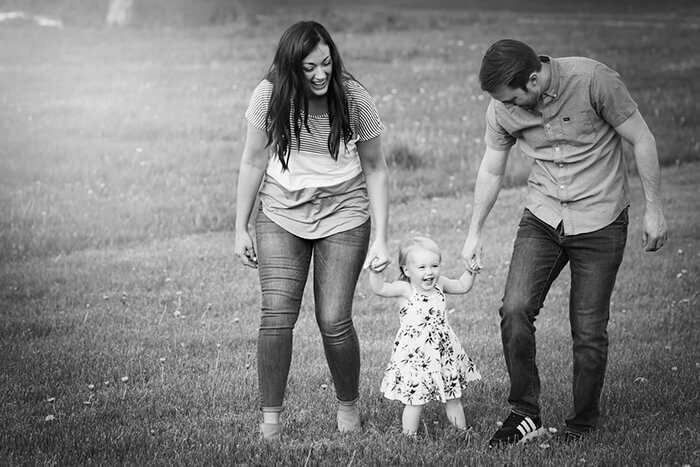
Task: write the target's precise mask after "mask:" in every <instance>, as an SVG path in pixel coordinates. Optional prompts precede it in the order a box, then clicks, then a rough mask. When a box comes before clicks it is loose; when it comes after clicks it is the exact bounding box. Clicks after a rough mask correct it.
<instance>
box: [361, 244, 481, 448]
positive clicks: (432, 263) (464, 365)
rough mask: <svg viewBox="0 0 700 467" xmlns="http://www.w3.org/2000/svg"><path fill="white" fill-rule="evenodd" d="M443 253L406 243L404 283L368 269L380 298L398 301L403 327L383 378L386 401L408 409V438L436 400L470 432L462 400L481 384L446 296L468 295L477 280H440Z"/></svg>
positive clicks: (405, 417) (405, 423)
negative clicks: (447, 307)
mask: <svg viewBox="0 0 700 467" xmlns="http://www.w3.org/2000/svg"><path fill="white" fill-rule="evenodd" d="M440 262H441V253H440V249H439V248H438V246H437V244H436V243H435V242H434V241H433V240H431V239H429V238H426V237H415V238H411V239H409V240H407V241H406V242H404V244H403V245H402V246H401V248H400V250H399V268H400V270H401V272H400V276H399V280H397V281H395V282H384V278H383V277H382V275H381V273H380V272H379V271H377V270H375V269H374V268H373V267H372V264H370V266H369V270H370V279H369V284H370V288H371V289H372V291H373V292H374V293H375V294H377V295H379V296H381V297H398V299H399V306H400V308H399V319H400V327H399V331H398V333H397V334H396V338H395V340H394V349H393V351H392V354H391V360H390V362H389V365H388V367H387V369H386V371H385V372H384V378H383V379H382V383H381V391H382V393H384V397H386V398H387V399H391V400H398V401H401V402H403V403H404V404H405V407H404V411H403V416H402V426H403V432H404V433H405V434H407V435H410V436H415V435H416V433H417V431H418V423H419V421H420V414H421V411H422V410H423V405H425V404H426V403H427V402H430V401H432V400H439V401H441V402H443V403H445V412H446V414H447V418H448V419H449V421H450V422H451V423H452V424H453V425H454V426H456V427H457V428H460V429H466V428H467V424H466V419H465V416H464V409H463V408H462V404H461V401H460V398H461V397H462V388H463V387H464V386H465V385H466V384H467V382H469V381H474V380H478V379H481V375H479V373H478V372H477V371H476V368H475V366H474V363H473V362H472V360H471V359H470V358H469V357H468V356H467V355H466V353H465V352H464V349H463V348H462V346H461V345H460V343H459V340H458V339H457V335H456V334H455V332H454V331H453V330H452V327H451V326H450V325H449V323H448V322H447V317H446V312H445V294H446V293H447V294H465V293H467V292H469V290H470V289H471V288H472V285H473V284H474V279H475V275H473V274H472V273H470V272H468V271H465V272H464V274H462V276H461V277H460V278H459V279H448V278H447V277H443V276H441V275H440Z"/></svg>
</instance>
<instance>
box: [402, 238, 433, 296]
mask: <svg viewBox="0 0 700 467" xmlns="http://www.w3.org/2000/svg"><path fill="white" fill-rule="evenodd" d="M402 268H403V273H404V274H405V275H406V277H408V280H409V281H410V282H411V284H412V285H413V286H414V287H415V288H417V289H418V290H423V291H426V292H427V291H430V290H432V289H433V287H435V284H436V283H437V280H438V278H439V277H440V255H438V254H437V253H434V252H432V251H430V250H426V249H424V248H416V249H415V250H413V251H411V252H410V253H409V254H408V256H407V257H406V264H405V265H404V266H402Z"/></svg>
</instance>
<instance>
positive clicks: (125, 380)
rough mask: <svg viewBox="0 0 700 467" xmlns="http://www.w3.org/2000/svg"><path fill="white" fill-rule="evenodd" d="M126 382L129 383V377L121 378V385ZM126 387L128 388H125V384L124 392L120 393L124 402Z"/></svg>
mask: <svg viewBox="0 0 700 467" xmlns="http://www.w3.org/2000/svg"><path fill="white" fill-rule="evenodd" d="M127 381H129V377H128V376H122V383H126V382H127ZM127 387H128V386H127V385H126V384H124V392H123V393H122V400H124V398H125V397H126V389H127Z"/></svg>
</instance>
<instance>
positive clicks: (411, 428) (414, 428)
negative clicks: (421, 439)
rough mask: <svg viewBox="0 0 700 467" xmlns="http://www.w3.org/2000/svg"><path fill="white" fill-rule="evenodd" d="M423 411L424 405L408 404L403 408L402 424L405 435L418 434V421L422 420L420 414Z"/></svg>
mask: <svg viewBox="0 0 700 467" xmlns="http://www.w3.org/2000/svg"><path fill="white" fill-rule="evenodd" d="M422 411H423V406H422V405H410V404H406V405H405V406H404V408H403V416H402V417H401V424H402V426H403V433H404V434H405V435H412V436H414V435H416V434H417V433H418V423H419V422H420V414H421V412H422Z"/></svg>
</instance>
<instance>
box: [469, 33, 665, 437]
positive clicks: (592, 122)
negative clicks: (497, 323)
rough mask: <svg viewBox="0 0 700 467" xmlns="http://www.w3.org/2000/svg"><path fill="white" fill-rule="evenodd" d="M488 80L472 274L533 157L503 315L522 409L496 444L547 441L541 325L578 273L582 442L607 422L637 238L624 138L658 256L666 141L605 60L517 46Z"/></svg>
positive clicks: (578, 430) (500, 51)
mask: <svg viewBox="0 0 700 467" xmlns="http://www.w3.org/2000/svg"><path fill="white" fill-rule="evenodd" d="M479 80H480V83H481V87H482V89H483V90H484V91H486V92H488V93H489V94H490V96H491V97H492V100H491V103H490V104H489V107H488V110H487V112H486V123H487V125H486V136H485V142H486V150H485V153H484V157H483V160H482V162H481V166H480V168H479V173H478V175H477V180H476V186H475V189H474V209H473V212H472V220H471V225H470V228H469V233H468V234H467V238H466V240H465V243H464V249H463V251H462V256H463V259H464V262H465V267H466V268H467V269H468V270H470V271H474V272H477V271H478V270H479V269H480V268H481V267H482V256H481V251H482V242H481V233H482V228H483V225H484V222H485V221H486V218H487V216H488V214H489V212H490V211H491V208H492V207H493V205H494V203H495V201H496V198H497V196H498V193H499V191H500V188H501V182H502V179H503V175H504V172H505V169H506V162H507V159H508V155H509V152H510V149H511V147H512V146H513V145H515V144H517V145H518V147H519V149H520V150H521V151H522V152H523V153H524V155H526V156H529V157H531V158H533V166H532V171H531V173H530V176H529V179H528V195H527V199H526V203H525V210H524V212H523V215H522V218H521V220H520V224H519V228H518V232H517V235H516V239H515V243H514V247H513V256H512V258H511V262H510V270H509V272H508V277H507V279H506V285H505V293H504V297H503V305H502V306H501V308H500V310H499V313H500V316H501V337H502V341H503V352H504V356H505V360H506V367H507V369H508V374H509V376H510V383H511V386H510V394H509V398H508V402H509V403H510V405H511V406H512V411H511V413H510V415H509V416H508V418H507V419H506V420H505V421H504V423H503V425H502V426H501V428H500V429H499V430H498V431H496V433H495V434H494V435H493V437H492V438H491V440H490V441H489V445H490V446H495V445H499V444H508V443H516V442H521V441H525V440H527V439H529V438H532V437H535V436H538V435H541V434H544V432H545V430H544V429H543V428H542V422H541V419H540V406H539V395H540V379H539V374H538V371H537V365H536V361H535V351H536V346H535V326H534V322H535V318H536V316H537V315H538V313H539V310H540V309H541V308H542V305H543V303H544V300H545V297H546V295H547V292H548V291H549V288H550V286H551V285H552V282H553V281H554V280H555V279H556V277H557V276H558V275H559V273H560V272H561V271H562V269H563V268H564V266H565V265H566V264H567V263H569V264H570V269H571V290H570V303H569V321H570V324H571V334H572V337H573V354H574V378H573V409H572V411H571V413H570V414H569V415H568V417H567V418H566V430H565V431H564V436H565V437H566V439H579V438H580V437H581V436H582V435H583V434H585V433H588V432H590V431H592V430H594V429H595V428H596V427H597V425H598V422H599V419H600V409H599V402H600V393H601V389H602V387H603V379H604V376H605V367H606V363H607V355H608V337H607V323H608V317H609V309H610V297H611V294H612V290H613V287H614V283H615V276H616V274H617V270H618V268H619V266H620V263H621V262H622V256H623V253H624V249H625V243H626V238H627V223H628V215H627V209H628V206H629V201H630V200H629V197H630V196H629V187H628V179H627V168H626V165H625V158H624V157H623V151H622V140H623V139H624V140H626V141H628V142H629V143H630V144H631V145H632V147H633V150H634V158H635V162H636V165H637V170H638V172H639V176H640V178H641V181H642V189H643V192H644V199H645V213H644V221H643V222H644V223H643V246H644V248H645V250H647V251H656V250H658V249H659V248H661V247H662V246H663V244H664V242H665V241H666V236H667V233H666V221H665V219H664V215H663V210H662V205H661V193H660V181H659V162H658V156H657V152H656V141H655V140H654V137H653V135H652V134H651V132H650V131H649V128H648V127H647V124H646V122H645V121H644V118H643V117H642V115H641V114H640V113H639V111H638V110H637V105H636V104H635V102H634V101H633V100H632V98H631V97H630V94H629V92H628V91H627V89H626V88H625V86H624V84H623V83H622V81H621V80H620V76H619V75H618V74H617V73H616V72H615V71H613V70H611V69H610V68H608V67H607V66H605V65H603V64H602V63H599V62H597V61H594V60H591V59H588V58H582V57H569V58H551V57H548V56H538V55H537V54H535V52H534V51H533V50H532V48H530V47H529V46H528V45H526V44H524V43H522V42H519V41H515V40H510V39H506V40H501V41H498V42H496V43H495V44H493V45H492V46H491V47H490V48H489V49H488V51H487V52H486V54H485V56H484V58H483V61H482V65H481V70H480V72H479Z"/></svg>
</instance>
